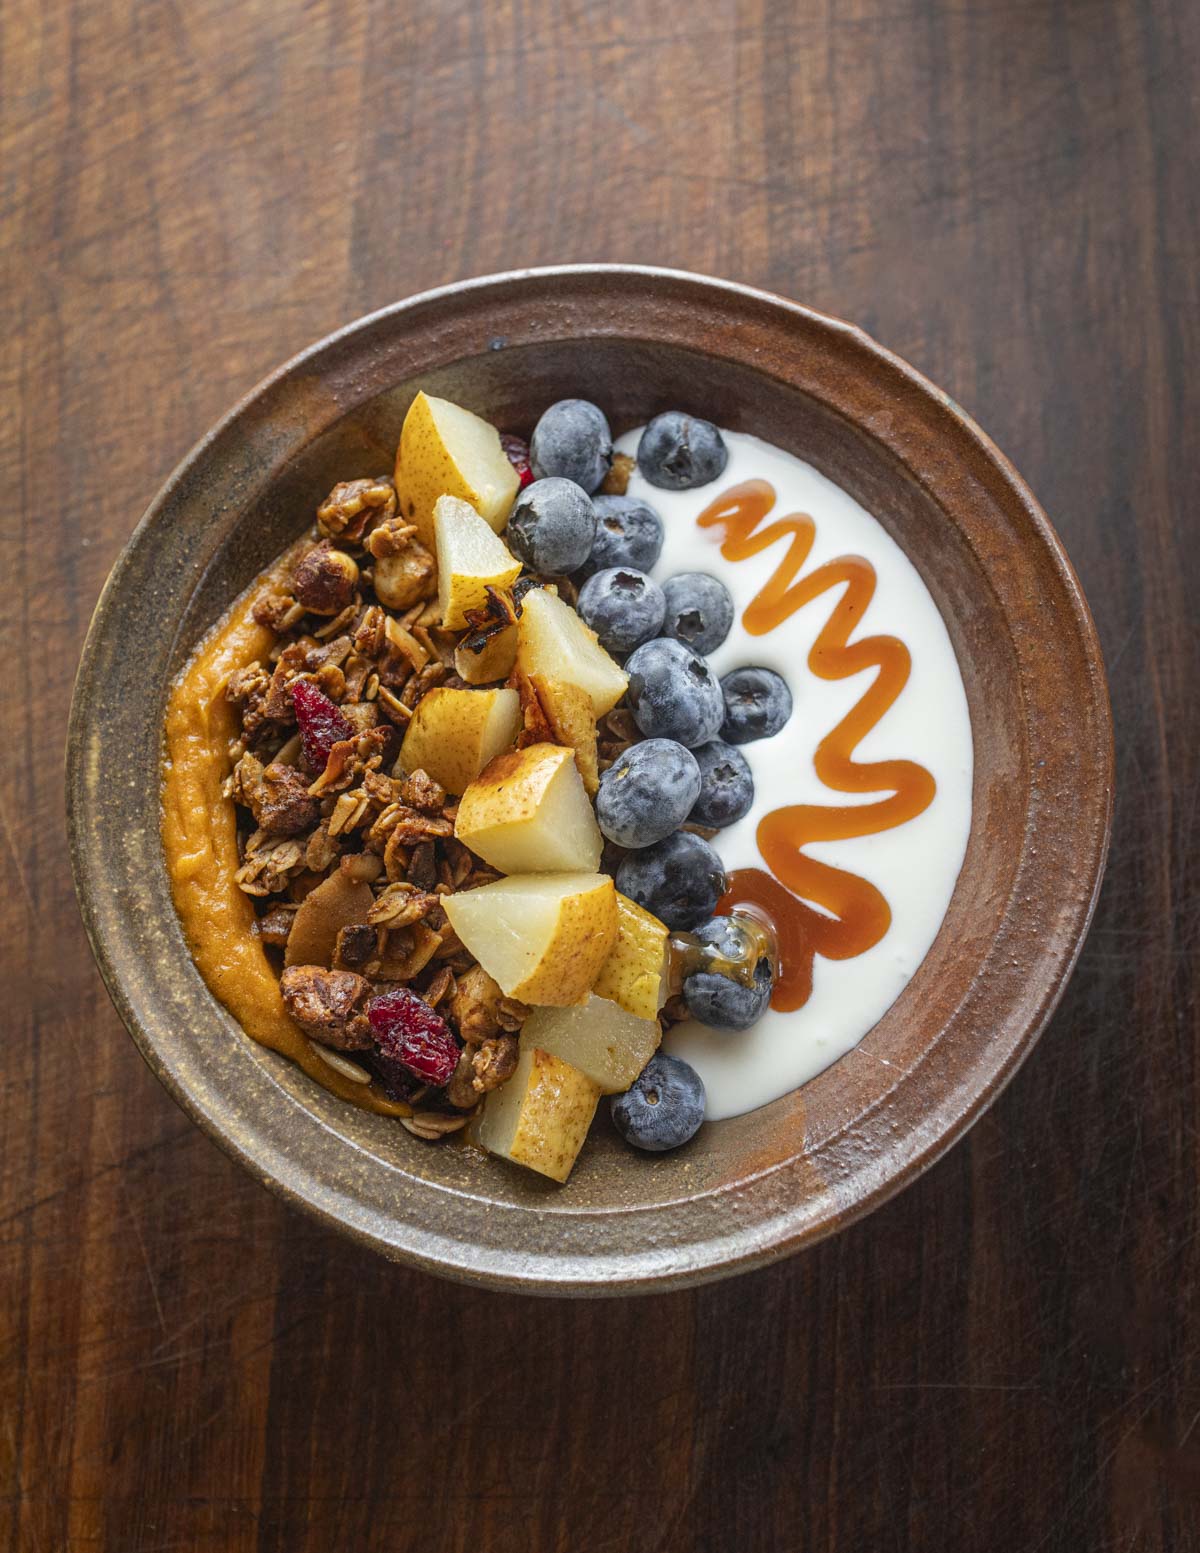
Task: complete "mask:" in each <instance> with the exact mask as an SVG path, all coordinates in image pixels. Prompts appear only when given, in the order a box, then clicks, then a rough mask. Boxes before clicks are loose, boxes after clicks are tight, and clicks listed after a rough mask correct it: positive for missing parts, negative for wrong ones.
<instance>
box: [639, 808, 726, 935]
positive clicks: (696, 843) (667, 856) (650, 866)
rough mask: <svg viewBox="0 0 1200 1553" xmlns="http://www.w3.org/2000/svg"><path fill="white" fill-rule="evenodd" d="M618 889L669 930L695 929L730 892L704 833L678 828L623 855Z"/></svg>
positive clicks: (716, 857)
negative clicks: (697, 834) (652, 842)
mask: <svg viewBox="0 0 1200 1553" xmlns="http://www.w3.org/2000/svg"><path fill="white" fill-rule="evenodd" d="M616 882H617V889H618V890H620V892H621V894H622V895H627V896H628V897H629V899H630V900H631V901H636V902H637V904H638V905H639V906H644V907H645V909H646V910H647V911H649V912H652V913H653V914H654V915H655V916H656V917H657V918H658V919H659V920H660V921H661V922H665V923H666V924H667V926H668V927H669V928H685V927H695V925H696V923H697V922H704V921H705V920H706V919H707V918H708V917H711V916H712V914H713V907H714V906H715V905H716V904H717V902H718V901H719V900H720V899H721V897H722V895H724V893H725V869H724V867H723V865H722V863H721V859H720V858H719V857H718V856H717V854H716V853H715V852H714V851H713V849H712V847H710V846H709V844H708V842H707V841H705V840H703V838H702V837H700V836H694V835H693V834H692V832H691V831H690V830H677V831H676V832H675V834H674V835H673V836H668V837H667V838H666V840H665V841H657V842H655V844H654V845H653V846H652V847H644V848H643V849H642V850H641V851H640V852H630V853H629V855H628V856H627V857H624V858H622V859H621V862H620V865H619V867H618V868H617V874H616Z"/></svg>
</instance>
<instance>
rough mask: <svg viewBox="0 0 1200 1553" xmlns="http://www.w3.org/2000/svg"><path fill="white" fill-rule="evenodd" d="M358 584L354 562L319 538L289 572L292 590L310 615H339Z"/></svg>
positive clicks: (349, 600) (356, 566)
mask: <svg viewBox="0 0 1200 1553" xmlns="http://www.w3.org/2000/svg"><path fill="white" fill-rule="evenodd" d="M357 587H358V564H357V563H356V561H355V560H354V557H353V556H349V555H347V554H346V552H345V551H344V550H335V549H334V548H333V546H332V544H331V543H330V541H329V540H328V539H323V540H322V541H321V543H320V544H319V545H314V547H313V548H312V549H311V550H310V551H309V552H308V554H307V555H305V556H303V557H302V558H301V560H300V562H299V564H298V565H297V567H296V569H295V571H294V572H293V573H292V592H293V593H294V594H295V596H296V598H297V600H298V601H299V602H300V603H301V604H303V605H304V607H305V609H307V610H311V611H312V613H313V614H314V615H340V614H341V612H342V611H343V610H344V609H345V608H346V607H347V605H348V604H349V603H350V602H351V600H352V599H353V598H354V593H355V589H356V588H357Z"/></svg>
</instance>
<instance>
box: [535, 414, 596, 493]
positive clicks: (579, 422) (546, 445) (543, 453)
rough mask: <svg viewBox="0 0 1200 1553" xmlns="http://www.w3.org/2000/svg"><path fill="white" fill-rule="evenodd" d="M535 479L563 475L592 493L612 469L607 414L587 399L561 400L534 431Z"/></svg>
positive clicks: (545, 415) (543, 417)
mask: <svg viewBox="0 0 1200 1553" xmlns="http://www.w3.org/2000/svg"><path fill="white" fill-rule="evenodd" d="M529 451H530V453H531V455H532V457H533V476H534V479H535V480H544V479H545V478H546V476H547V475H561V476H562V477H563V478H564V479H566V480H574V482H575V484H576V485H582V486H583V488H584V490H585V491H588V492H589V493H590V492H592V491H594V490H595V489H596V487H597V486H598V485H599V484H600V482H601V481H602V480H603V479H604V476H605V475H606V474H607V473H608V471H609V469H610V468H611V467H612V433H611V432H610V431H609V429H608V421H607V420H606V419H605V416H604V411H603V410H600V409H598V408H597V407H596V406H595V405H594V404H589V403H588V401H587V400H586V399H560V400H559V401H558V403H557V404H552V405H551V406H550V408H549V409H548V410H547V411H546V412H545V414H544V415H543V416H542V418H541V420H540V421H539V422H538V423H537V425H536V426H535V427H534V428H533V436H532V437H531V438H530V442H529Z"/></svg>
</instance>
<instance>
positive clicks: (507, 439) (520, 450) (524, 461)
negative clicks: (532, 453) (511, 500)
mask: <svg viewBox="0 0 1200 1553" xmlns="http://www.w3.org/2000/svg"><path fill="white" fill-rule="evenodd" d="M500 446H501V447H502V448H503V449H504V456H505V458H507V459H508V461H509V463H510V464H511V465H512V466H513V468H514V469H515V470H516V471H517V480H518V482H519V484H518V486H517V489H518V490H522V491H523V490H524V489H525V487H526V486H527V485H532V484H533V465H532V464H531V463H530V461H529V444H528V442H526V441H525V440H524V438H522V437H514V436H513V435H512V433H511V432H504V433H502V434H501V437H500Z"/></svg>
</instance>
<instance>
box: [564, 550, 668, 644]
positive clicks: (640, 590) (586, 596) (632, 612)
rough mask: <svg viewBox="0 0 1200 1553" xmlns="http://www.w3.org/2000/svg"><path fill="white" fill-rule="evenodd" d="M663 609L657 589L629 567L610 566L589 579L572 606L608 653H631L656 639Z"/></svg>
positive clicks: (663, 602)
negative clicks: (574, 606) (641, 644)
mask: <svg viewBox="0 0 1200 1553" xmlns="http://www.w3.org/2000/svg"><path fill="white" fill-rule="evenodd" d="M666 607H667V606H666V601H665V600H664V599H663V592H662V589H661V588H660V587H659V585H658V584H657V583H656V582H651V581H650V579H649V577H647V576H646V574H645V572H636V571H634V569H633V568H632V567H631V566H610V567H609V568H608V570H607V571H603V572H597V573H596V575H595V576H594V577H589V578H588V580H587V581H586V582H585V583H584V585H583V587H582V588H581V589H580V593H579V603H578V604H577V606H576V608H577V609H578V610H579V613H580V614H581V615H582V616H583V618H584V619H585V620H586V621H587V623H588V625H590V626H591V628H592V630H593V631H595V633H596V635H597V636H598V637H599V638H600V645H601V646H602V647H607V648H608V650H609V652H632V651H633V649H634V648H635V647H637V646H638V645H639V644H640V643H642V642H646V641H649V639H650V638H651V637H652V636H657V635H658V632H659V628H660V627H661V625H662V622H663V610H665V609H666Z"/></svg>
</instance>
